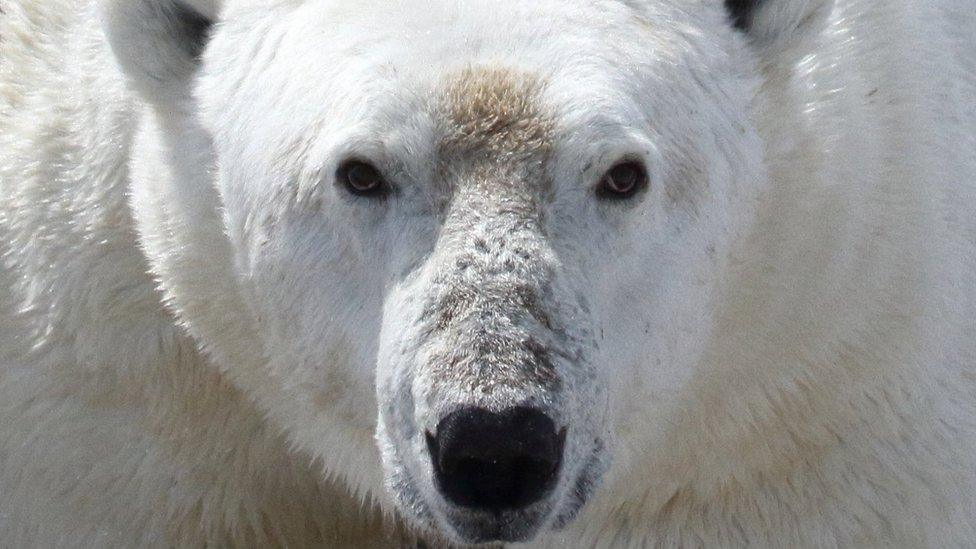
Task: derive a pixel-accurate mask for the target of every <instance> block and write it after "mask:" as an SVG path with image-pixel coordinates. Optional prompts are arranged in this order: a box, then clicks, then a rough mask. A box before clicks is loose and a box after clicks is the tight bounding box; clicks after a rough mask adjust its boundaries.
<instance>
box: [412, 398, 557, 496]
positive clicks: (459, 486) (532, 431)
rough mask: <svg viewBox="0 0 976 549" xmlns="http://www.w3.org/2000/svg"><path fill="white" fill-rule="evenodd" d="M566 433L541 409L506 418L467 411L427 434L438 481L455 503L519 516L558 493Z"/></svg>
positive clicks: (504, 414) (518, 410)
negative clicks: (556, 484) (550, 493)
mask: <svg viewBox="0 0 976 549" xmlns="http://www.w3.org/2000/svg"><path fill="white" fill-rule="evenodd" d="M565 441H566V430H565V429H563V430H561V431H557V429H556V424H555V423H554V422H553V420H552V419H551V418H550V417H549V416H548V415H546V414H545V413H543V412H542V411H540V410H538V409H536V408H530V407H525V406H521V407H516V408H510V409H508V410H505V411H503V412H501V413H495V412H491V411H489V410H487V409H485V408H477V407H465V408H461V409H460V410H457V411H455V412H452V413H451V414H449V415H447V416H446V417H445V418H444V419H442V420H441V421H440V422H439V423H438V425H437V434H436V435H434V434H431V433H427V447H428V450H429V452H430V458H431V463H432V467H433V471H434V479H435V482H436V483H437V488H438V490H439V491H440V492H441V494H442V495H443V496H444V497H445V499H447V500H448V501H450V502H451V503H453V504H455V505H457V506H459V507H464V508H468V509H472V510H479V511H489V512H492V513H499V512H501V511H504V510H518V509H522V508H524V507H526V506H528V505H531V504H533V503H535V502H537V501H539V500H541V499H542V498H543V497H544V496H545V495H546V494H547V493H549V492H550V491H551V490H552V487H553V485H554V484H555V483H556V479H557V477H558V475H559V468H560V464H561V463H562V454H563V447H564V445H565Z"/></svg>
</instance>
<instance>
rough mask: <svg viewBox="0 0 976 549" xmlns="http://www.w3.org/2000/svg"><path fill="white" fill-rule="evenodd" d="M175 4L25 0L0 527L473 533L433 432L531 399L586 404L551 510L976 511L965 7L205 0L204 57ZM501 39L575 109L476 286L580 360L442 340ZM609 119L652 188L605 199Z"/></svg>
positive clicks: (617, 141) (901, 539)
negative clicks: (444, 493) (460, 87)
mask: <svg viewBox="0 0 976 549" xmlns="http://www.w3.org/2000/svg"><path fill="white" fill-rule="evenodd" d="M157 1H158V4H153V2H157ZM166 1H167V0H138V1H136V0H132V1H125V2H123V1H122V0H106V1H105V2H102V3H97V2H73V1H70V0H49V1H46V2H32V1H29V0H14V1H8V2H5V3H4V4H3V5H2V9H3V14H2V15H0V257H2V271H0V319H2V320H0V544H2V545H5V546H6V545H11V546H25V545H33V546H91V545H108V546H132V545H153V546H156V545H159V546H167V545H174V544H179V545H203V544H205V543H206V544H212V545H216V546H222V545H227V544H238V545H241V544H243V545H264V544H269V543H271V544H288V545H292V546H308V545H326V546H342V545H360V546H368V545H375V544H379V543H383V542H382V541H380V540H383V539H386V540H389V539H391V538H389V537H387V536H391V535H395V536H400V538H399V539H403V540H406V539H409V538H412V537H413V536H415V535H416V536H420V537H427V538H428V539H433V540H438V539H449V540H453V541H456V542H457V541H462V540H461V539H460V538H459V536H458V534H457V532H455V531H453V530H452V527H451V523H450V519H449V518H448V512H447V511H445V509H447V507H446V506H445V504H444V503H443V502H442V501H440V498H439V496H438V494H437V492H436V490H435V489H434V487H433V485H432V483H431V481H430V477H429V471H428V465H429V458H428V456H427V455H426V449H425V448H424V447H423V445H422V443H421V442H422V440H423V436H422V432H423V430H424V429H431V428H432V427H433V425H435V424H436V422H437V419H438V418H439V417H441V416H442V415H443V413H444V411H445V410H449V409H450V407H452V406H456V405H458V404H463V403H477V404H480V405H483V406H486V407H498V408H502V407H505V406H509V405H512V404H516V403H519V402H522V401H531V402H533V403H536V404H539V405H540V406H544V407H545V409H546V410H547V412H548V413H550V414H551V415H552V416H554V417H555V418H556V419H557V420H558V421H559V422H560V423H561V424H562V425H566V426H568V427H569V433H570V435H569V441H568V443H567V444H568V446H567V454H566V456H567V457H566V463H565V464H564V466H563V470H564V471H565V472H564V473H563V476H562V478H561V480H560V483H559V485H558V486H557V488H556V489H555V491H554V494H553V496H552V497H551V498H550V500H547V502H546V505H549V507H546V508H545V512H544V514H545V516H546V518H545V520H544V521H542V522H540V524H539V525H538V530H539V531H538V533H537V535H535V536H534V537H533V540H532V542H531V544H532V545H533V546H539V547H563V546H621V547H631V546H633V547H641V546H699V545H718V546H729V545H747V544H748V545H757V546H778V547H782V546H905V547H920V546H932V547H943V546H968V545H972V544H973V543H976V520H974V519H973V517H974V516H976V284H974V283H973V279H974V273H976V221H974V215H973V212H974V211H976V155H974V154H973V151H974V150H976V111H974V108H973V105H974V103H976V76H974V75H976V35H974V34H973V32H972V29H973V28H974V26H976V15H974V12H973V10H972V9H971V7H970V6H969V5H968V2H966V1H965V0H936V1H932V2H909V1H908V0H891V1H889V2H871V1H868V0H836V1H835V2H831V1H819V0H767V2H766V3H765V4H764V6H763V7H762V8H761V9H760V10H759V11H758V12H756V13H755V14H754V16H753V17H752V18H751V24H752V27H751V29H750V31H749V33H748V34H747V35H741V34H739V33H738V32H737V31H734V30H733V29H732V27H731V25H730V24H729V22H728V21H727V19H726V17H725V14H724V11H723V8H722V5H721V2H719V1H718V0H694V1H688V0H647V1H641V2H638V1H629V2H616V1H611V0H606V1H603V2H582V1H580V2H566V1H563V0H560V1H556V0H539V1H537V2H511V3H497V2H496V3H490V4H488V3H476V2H472V3H470V4H471V5H465V4H464V3H458V2H453V1H450V2H448V1H441V0H429V1H425V2H411V3H406V2H403V3H379V2H373V1H364V2H355V3H343V2H334V1H328V0H274V1H260V2H259V1H248V0H228V2H227V3H226V4H225V5H222V6H221V5H219V3H218V2H211V1H204V0H200V1H193V2H187V4H188V5H191V6H193V8H195V9H197V10H199V11H200V12H201V13H203V14H205V15H206V16H208V17H212V18H215V19H216V20H218V21H219V24H218V26H217V27H216V29H215V31H214V35H213V39H212V41H211V42H210V43H209V44H208V46H207V48H206V51H205V53H204V56H203V60H202V61H200V62H199V63H198V62H197V61H196V60H194V59H193V58H191V57H187V56H186V52H187V50H186V49H185V48H183V47H182V46H183V45H182V44H179V43H175V42H173V41H172V37H173V35H172V34H171V33H170V31H171V30H172V29H169V28H168V27H165V26H159V25H158V22H159V21H158V20H157V18H156V16H157V15H159V14H158V13H156V12H155V11H153V9H154V7H156V6H160V5H164V4H166ZM96 4H98V5H96ZM484 66H503V67H505V68H508V69H511V70H512V71H513V73H515V74H521V75H531V76H532V77H534V78H538V79H540V80H541V81H543V82H544V83H545V85H544V86H543V88H542V91H541V93H540V97H539V99H538V101H539V103H540V104H541V106H542V107H543V108H544V109H545V110H546V112H548V113H551V114H552V117H553V121H554V125H555V129H554V140H553V156H552V159H551V162H550V163H549V164H547V168H546V169H547V170H548V173H547V175H548V177H549V178H550V179H551V180H552V181H553V190H552V197H551V200H549V201H548V202H545V204H544V206H542V208H544V213H545V215H544V217H543V218H544V219H545V221H544V224H545V227H544V230H541V229H540V230H526V229H524V228H519V229H518V230H516V229H513V228H511V227H509V228H507V229H505V230H511V231H514V232H511V233H510V234H509V236H510V238H509V240H510V242H518V243H520V245H524V246H525V247H526V249H528V250H530V251H531V254H530V256H531V259H530V260H527V262H526V263H524V264H521V263H519V264H518V269H516V270H515V271H513V273H508V274H505V275H504V276H505V277H508V278H489V279H484V280H478V281H477V282H478V286H479V287H481V288H482V289H486V291H487V289H488V288H491V287H495V286H498V285H501V284H502V283H503V282H504V283H513V284H515V283H525V284H528V283H530V282H531V284H537V285H538V286H539V287H542V286H543V285H545V284H547V286H546V287H547V288H549V289H550V291H549V292H548V293H546V294H545V295H544V296H543V299H541V302H542V305H541V306H543V307H544V308H545V309H546V311H548V312H550V313H552V316H553V322H554V323H555V324H558V325H562V326H564V327H565V330H564V331H565V332H566V340H567V341H570V343H559V342H557V339H556V338H555V337H553V338H552V339H551V341H550V340H549V339H546V338H548V337H549V335H550V334H549V333H548V332H547V331H545V330H542V329H541V328H539V327H538V326H535V325H532V326H529V325H525V326H522V325H518V326H514V321H513V327H510V332H506V333H508V334H509V335H511V334H519V335H525V334H529V335H532V336H533V337H538V338H540V339H541V340H544V341H546V342H547V343H546V345H547V348H549V347H551V348H550V349H549V350H552V351H553V352H556V351H560V352H564V353H566V354H572V356H574V357H575V359H574V360H573V361H570V360H568V359H563V358H559V359H556V360H555V366H554V368H555V371H556V372H557V375H558V376H559V378H560V379H561V380H562V385H561V388H560V389H558V390H557V389H549V388H545V387H541V386H525V387H519V386H513V387H509V389H508V390H506V391H502V390H499V391H491V392H488V393H485V394H477V392H476V391H472V390H470V389H469V388H468V387H467V385H466V383H464V382H461V381H458V382H457V383H455V384H452V383H454V381H457V380H454V381H452V382H447V381H443V380H441V379H440V378H438V377H437V375H434V374H432V373H431V372H432V371H433V370H431V369H430V365H429V362H430V361H431V360H433V359H432V358H430V357H433V356H436V355H437V353H439V352H450V351H451V344H450V342H449V341H446V340H439V339H436V338H430V339H427V338H425V336H424V335H423V334H424V333H426V332H425V331H424V330H425V325H424V324H423V321H422V320H421V319H422V317H423V309H424V306H425V304H427V303H429V302H430V301H431V299H432V297H431V296H434V295H437V294H438V292H440V291H442V290H443V286H444V284H446V283H455V282H457V280H455V279H453V278H451V276H454V275H451V274H450V273H449V272H448V271H449V267H450V266H453V265H455V264H456V262H457V260H458V259H459V258H463V257H464V256H465V254H467V253H469V252H470V251H471V250H470V246H471V244H470V242H469V240H470V239H472V238H476V237H479V236H484V237H485V238H486V239H488V240H490V239H491V238H492V237H493V236H497V234H496V233H495V232H493V231H498V230H502V229H500V228H499V227H502V226H503V225H504V223H495V222H494V221H493V220H494V219H495V218H494V217H492V216H493V215H498V216H499V217H498V219H501V217H500V214H498V211H496V210H494V209H492V208H493V207H494V206H497V204H496V205H493V204H492V203H491V200H490V199H484V197H480V196H475V195H466V194H464V193H463V192H461V191H460V190H458V191H454V190H451V191H446V190H444V189H442V188H440V187H437V186H436V185H433V184H431V182H433V181H435V180H437V178H438V177H440V176H439V175H438V174H437V173H435V172H436V170H435V169H434V166H435V165H436V163H437V161H438V149H437V147H436V142H437V139H438V136H439V133H438V132H439V131H440V130H439V125H438V124H439V120H440V119H439V118H438V116H439V110H438V106H437V97H438V96H437V93H438V89H440V86H442V84H443V81H444V79H445V78H449V77H450V75H452V74H455V73H456V72H457V71H458V70H462V69H465V68H470V67H484ZM349 155H358V156H365V157H368V158H371V159H373V160H374V161H376V162H377V163H378V164H379V165H381V166H382V167H383V168H384V170H385V171H386V172H387V173H389V174H394V175H392V176H391V177H394V178H395V179H396V183H397V186H398V190H399V192H398V194H397V195H396V197H395V198H390V199H388V200H387V201H385V202H383V203H367V202H364V201H362V200H359V201H357V200H356V199H354V198H352V197H350V196H347V195H345V194H343V192H342V191H341V189H340V188H338V186H337V185H335V184H334V181H333V178H332V174H333V173H334V171H335V166H336V164H337V163H338V162H339V161H340V160H341V159H342V158H344V157H347V156H349ZM624 156H626V157H630V158H633V157H637V158H640V159H641V160H643V161H644V162H645V163H646V164H647V165H648V166H649V169H650V172H651V185H650V188H649V189H648V192H647V193H646V194H645V195H643V196H641V197H640V198H639V200H636V201H635V203H633V204H628V205H625V206H621V205H619V204H618V205H608V204H605V203H600V202H599V201H598V200H597V199H596V198H595V197H594V196H593V193H592V192H590V189H591V187H592V185H593V183H594V182H595V181H596V180H597V179H599V177H600V175H601V173H602V172H603V171H604V170H606V169H607V168H609V167H610V165H612V163H613V162H614V161H616V160H617V159H618V158H621V157H624ZM466 208H467V209H466ZM469 212H474V213H477V214H478V215H481V216H482V219H485V220H486V221H484V222H483V223H474V222H472V221H471V219H473V217H471V215H468V213H469ZM462 214H463V215H462ZM499 253H501V252H499ZM523 267H524V268H523ZM519 269H521V270H519ZM499 276H501V275H499ZM513 277H514V278H513ZM543 279H545V280H543ZM445 281H446V282H445ZM539 281H542V282H539ZM544 283H545V284H544ZM493 285H494V286H493ZM498 287H502V286H498ZM540 295H541V294H540ZM509 320H511V319H509ZM461 335H469V334H466V333H462V334H461ZM560 345H565V346H564V347H560ZM569 351H572V353H569ZM495 358H497V360H504V359H505V357H495ZM485 360H492V358H491V357H488V358H485ZM489 377H490V375H489ZM478 381H485V380H475V381H473V382H472V383H474V384H475V385H476V386H477V382H478ZM411 430H412V431H411ZM597 439H599V440H600V441H601V444H597V445H595V446H594V445H593V443H592V441H593V440H597ZM591 463H592V464H593V465H592V467H590V464H591ZM587 470H592V472H593V475H594V479H593V480H594V482H595V483H596V484H595V486H597V487H596V489H595V491H594V492H593V494H592V495H591V496H590V497H585V498H583V497H577V496H575V495H574V490H573V489H574V486H573V481H574V478H572V477H571V475H572V474H575V473H576V472H580V471H587ZM601 474H602V477H601V479H600V480H599V482H597V480H596V479H597V477H600V476H601ZM574 498H575V499H574ZM576 499H579V500H580V501H576ZM582 499H586V500H587V501H586V502H585V503H586V505H585V506H584V507H583V508H582V510H581V511H580V512H579V514H578V516H575V520H572V521H571V522H569V523H568V525H566V526H565V528H563V529H561V530H554V529H552V527H553V526H554V525H555V523H556V522H558V521H559V520H560V514H561V513H563V512H565V514H566V516H565V517H564V518H567V519H569V518H572V516H573V515H574V513H573V512H571V511H570V510H567V509H569V508H571V507H573V506H574V505H575V504H576V503H582ZM540 512H542V511H540ZM384 517H385V519H384ZM386 543H389V541H386Z"/></svg>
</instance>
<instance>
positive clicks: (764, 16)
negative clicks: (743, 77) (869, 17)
mask: <svg viewBox="0 0 976 549" xmlns="http://www.w3.org/2000/svg"><path fill="white" fill-rule="evenodd" d="M724 2H725V8H726V10H727V11H728V12H729V16H730V17H731V20H732V23H733V24H734V25H735V27H736V28H738V29H739V30H741V31H742V32H745V33H746V35H747V36H748V37H749V41H750V42H751V43H752V44H753V45H754V46H755V47H756V48H757V49H759V50H760V52H761V53H762V54H763V55H765V56H767V57H768V56H775V55H777V54H779V53H780V52H782V51H784V50H788V49H790V48H791V47H794V46H796V45H798V44H801V43H803V42H804V41H805V40H806V39H807V38H809V37H810V36H812V35H813V34H815V33H816V32H818V31H820V30H822V29H823V28H824V25H825V23H826V21H827V19H828V16H829V15H830V11H831V9H832V8H833V6H834V0H724Z"/></svg>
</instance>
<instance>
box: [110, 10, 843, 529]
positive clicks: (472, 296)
mask: <svg viewBox="0 0 976 549" xmlns="http://www.w3.org/2000/svg"><path fill="white" fill-rule="evenodd" d="M825 4H826V3H825V2H816V1H805V0H769V1H768V2H765V3H757V2H725V3H723V2H721V1H719V0H695V1H686V0H682V1H675V0H647V1H645V2H636V1H609V0H608V1H604V2H588V1H587V2H569V3H567V2H565V1H560V2H556V1H550V0H540V1H536V2H501V3H499V2H491V3H480V2H441V1H439V0H430V1H424V2H373V1H371V0H370V1H366V2H355V3H348V2H337V1H334V0H262V1H253V2H251V1H245V0H240V1H233V2H229V3H227V4H226V5H218V3H217V2H214V1H208V0H182V1H177V0H136V1H133V0H124V1H123V0H115V1H109V2H107V3H106V4H105V9H104V16H105V25H106V28H107V31H108V34H109V37H110V41H111V44H112V46H113V49H114V51H115V54H116V56H117V57H118V59H119V62H120V65H121V66H122V68H123V70H124V72H125V74H126V75H127V77H128V79H129V81H130V83H131V85H132V86H133V87H134V89H136V90H137V91H138V92H139V93H140V95H141V97H142V98H143V116H142V119H141V127H140V130H139V135H138V138H137V140H136V143H135V145H134V147H133V151H132V155H133V160H132V171H133V197H134V198H133V204H134V210H135V216H136V218H137V223H138V225H139V230H140V233H141V234H140V236H141V240H142V244H143V246H144V249H145V251H146V255H147V257H148V259H149V261H150V263H151V265H152V269H153V273H154V275H155V276H156V277H157V278H158V280H159V282H160V286H161V287H162V289H163V291H164V292H165V296H166V299H167V302H168V304H169V305H170V307H171V309H172V310H173V311H174V312H175V314H176V315H177V316H178V318H179V319H180V321H181V322H182V323H183V324H184V325H185V326H186V327H187V329H188V330H189V331H190V332H191V333H192V334H193V335H194V336H196V338H197V339H198V340H199V341H200V344H201V346H202V347H203V348H204V349H206V350H207V351H208V352H209V353H210V354H211V355H212V356H213V357H214V361H215V362H216V363H217V365H218V366H219V367H220V368H221V370H222V371H223V372H224V373H225V374H226V375H227V376H228V377H229V378H230V379H232V380H233V381H234V382H235V383H236V384H238V386H239V387H240V388H241V389H242V390H243V391H245V392H246V393H248V394H249V395H251V396H252V397H253V398H254V399H255V400H256V401H257V403H258V405H259V406H260V407H261V408H262V409H263V410H264V411H265V412H266V413H267V414H268V416H269V418H270V419H271V421H273V422H275V423H276V424H277V425H278V426H279V427H280V428H281V429H283V430H284V431H285V432H286V433H287V434H288V435H289V436H290V438H291V440H292V441H293V442H294V443H295V444H296V445H297V446H299V447H300V448H302V449H303V450H305V451H307V452H309V453H310V454H312V455H313V456H314V457H316V458H318V459H320V460H321V461H322V462H323V463H324V464H325V467H326V470H327V473H328V474H330V475H335V476H336V477H338V478H341V479H343V480H344V481H345V482H347V483H348V485H349V486H350V489H351V490H353V491H356V492H358V493H361V494H364V495H367V494H368V495H370V496H374V497H377V498H380V499H381V500H384V501H385V500H387V498H389V500H390V501H391V502H392V503H393V504H394V505H395V506H396V508H397V509H398V511H399V513H400V514H401V515H402V516H403V517H406V519H407V520H408V521H410V522H411V523H412V524H413V525H414V526H416V527H417V528H418V529H420V530H424V529H427V530H430V531H433V532H437V533H440V534H443V535H445V536H447V537H449V538H451V539H453V540H455V541H458V542H464V543H473V542H483V541H492V540H502V541H519V540H528V539H532V538H533V537H535V536H537V535H539V534H540V532H545V531H548V530H551V529H557V528H560V527H562V526H565V525H566V524H568V523H570V522H571V521H572V520H573V519H574V517H575V516H576V514H577V512H578V511H579V510H580V508H581V507H582V506H583V505H584V504H585V503H586V502H587V500H588V499H590V498H591V497H593V494H594V493H595V492H597V491H599V489H600V486H601V478H602V477H604V476H605V475H612V474H614V472H615V471H617V472H618V473H617V474H618V475H622V474H624V473H621V471H626V470H627V469H628V468H633V467H635V466H636V464H637V461H636V458H635V456H640V455H642V454H646V453H647V452H649V451H650V449H652V448H653V447H654V444H655V442H659V441H660V440H661V436H662V434H663V433H664V432H666V430H667V429H668V426H669V425H670V424H671V423H672V418H673V416H674V414H678V413H680V410H681V403H682V399H683V395H684V392H685V391H686V387H687V385H688V381H689V379H691V378H692V377H693V376H695V375H702V372H701V371H699V370H700V369H701V366H700V365H699V362H700V361H699V358H700V356H701V354H702V349H703V347H704V345H705V342H707V340H708V335H709V332H710V330H711V327H712V322H713V320H714V319H713V316H714V315H713V311H714V306H713V300H714V296H715V294H716V292H717V291H718V289H719V288H720V287H721V284H722V282H723V280H724V276H723V275H724V274H725V273H726V271H727V269H728V268H729V266H728V265H729V258H730V256H731V255H732V253H733V251H734V249H735V244H736V242H737V240H738V238H739V236H740V235H741V233H742V232H743V231H744V229H745V227H747V226H748V224H749V222H750V220H751V218H752V216H753V209H754V208H753V203H754V202H755V200H756V197H757V193H758V192H759V191H760V190H761V188H762V185H763V183H764V181H765V180H766V175H765V174H766V171H765V168H764V166H763V145H762V142H761V140H760V139H759V137H758V134H757V130H756V127H755V124H754V122H753V112H752V111H753V109H754V108H755V107H754V104H753V99H754V97H755V94H756V89H757V85H758V84H759V83H760V81H761V74H762V73H761V68H760V67H761V66H763V64H764V63H770V62H771V60H772V59H773V57H774V56H775V55H779V54H778V53H776V54H774V53H770V52H774V51H775V52H779V51H782V50H783V49H784V48H785V47H788V46H789V45H790V44H792V43H795V41H796V40H798V39H799V38H798V37H799V36H800V35H801V34H802V33H801V32H800V30H802V29H803V28H804V27H805V26H808V25H809V21H811V20H813V19H815V15H816V13H818V11H822V8H823V6H824V5H825ZM736 27H738V28H736ZM784 45H785V46H784ZM646 474H654V473H653V472H641V473H639V475H646Z"/></svg>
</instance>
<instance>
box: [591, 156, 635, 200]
mask: <svg viewBox="0 0 976 549" xmlns="http://www.w3.org/2000/svg"><path fill="white" fill-rule="evenodd" d="M646 186H647V170H645V169H644V166H643V165H642V164H641V163H640V162H636V161H627V162H621V163H619V164H617V165H616V166H614V167H612V168H610V171H608V172H607V173H605V174H604V175H603V178H602V179H601V180H600V185H599V187H597V194H599V195H600V196H601V197H603V198H615V199H621V198H630V197H632V196H634V195H635V194H637V192H638V191H640V190H641V189H643V188H644V187H646Z"/></svg>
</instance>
